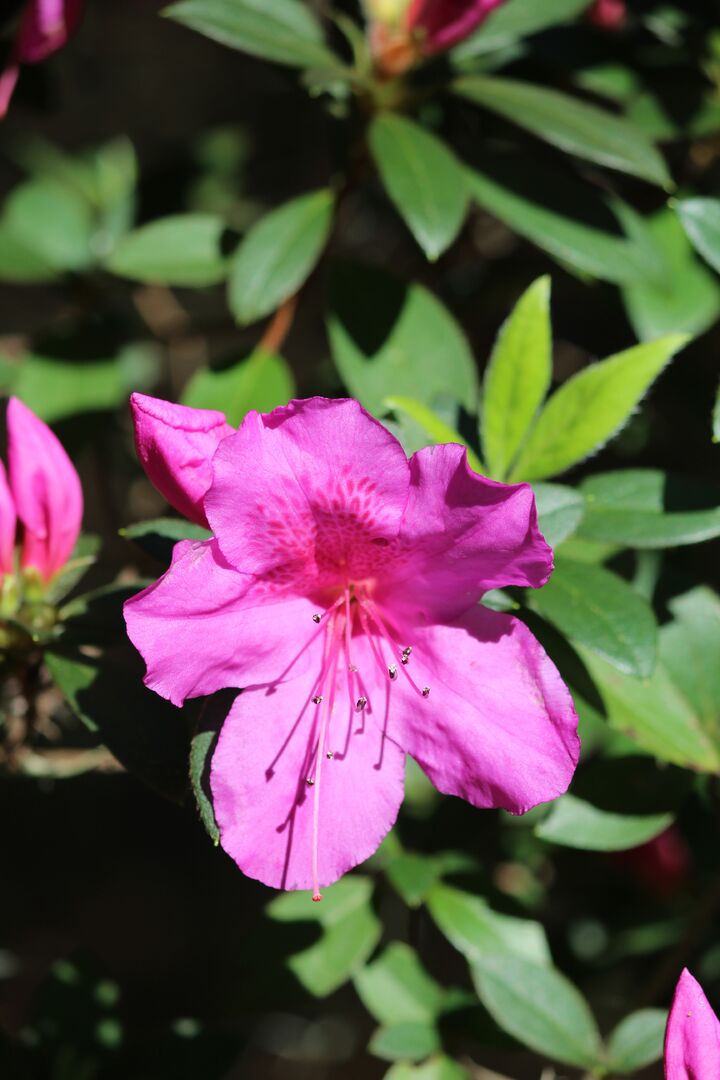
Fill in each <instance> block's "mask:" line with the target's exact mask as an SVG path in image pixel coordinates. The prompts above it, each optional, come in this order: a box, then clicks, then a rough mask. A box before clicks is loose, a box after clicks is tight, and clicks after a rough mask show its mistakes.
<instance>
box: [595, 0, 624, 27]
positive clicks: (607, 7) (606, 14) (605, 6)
mask: <svg viewBox="0 0 720 1080" xmlns="http://www.w3.org/2000/svg"><path fill="white" fill-rule="evenodd" d="M588 18H589V19H590V21H591V22H593V23H595V25H596V26H600V27H602V29H603V30H619V29H620V27H621V26H624V24H625V20H626V19H627V10H626V7H625V0H595V2H594V3H593V4H592V5H591V7H590V10H589V11H588Z"/></svg>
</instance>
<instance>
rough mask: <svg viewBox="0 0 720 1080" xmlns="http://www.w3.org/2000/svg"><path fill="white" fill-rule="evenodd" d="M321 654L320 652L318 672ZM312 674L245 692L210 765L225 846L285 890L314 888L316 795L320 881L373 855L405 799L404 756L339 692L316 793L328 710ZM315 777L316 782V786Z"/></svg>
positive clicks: (255, 874)
mask: <svg viewBox="0 0 720 1080" xmlns="http://www.w3.org/2000/svg"><path fill="white" fill-rule="evenodd" d="M320 662H321V661H320V652H319V649H317V650H316V651H315V664H314V666H313V668H312V670H313V671H315V669H318V670H319V667H320ZM314 689H315V687H314V683H313V682H312V676H311V677H310V678H308V677H307V676H306V677H305V678H304V679H296V680H294V681H293V682H288V683H284V684H283V685H282V686H279V687H277V688H276V690H275V691H274V692H273V693H268V691H266V690H250V691H246V692H245V693H242V694H241V695H240V697H239V698H238V699H237V701H236V702H235V704H234V706H233V708H232V710H231V712H230V715H229V716H228V718H227V720H226V721H225V724H224V725H223V728H222V731H221V732H220V738H219V741H218V745H217V749H216V750H215V754H214V756H213V759H212V769H211V787H212V795H213V807H214V810H215V817H216V820H217V822H218V825H219V827H220V838H221V843H222V846H223V848H224V849H225V851H227V853H228V854H229V855H230V856H231V857H232V858H233V859H234V860H235V862H236V863H237V864H238V866H239V867H240V869H241V870H242V871H243V872H244V873H245V874H247V875H248V876H249V877H252V878H257V879H258V880H259V881H262V882H264V883H265V884H266V885H270V886H273V887H274V888H280V889H310V888H312V885H313V878H312V850H313V808H314V800H315V797H316V792H319V794H318V845H317V852H318V878H319V883H320V885H321V886H325V885H330V884H332V882H334V881H337V879H338V878H339V877H341V876H342V874H344V873H345V872H346V871H347V870H350V869H352V867H353V866H357V864H358V863H360V862H363V861H364V860H365V859H367V858H369V856H370V855H372V853H373V852H374V851H375V850H376V849H377V848H378V846H379V845H380V842H381V841H382V840H383V838H384V837H385V835H386V834H387V833H388V832H389V830H390V829H391V828H392V826H393V824H394V822H395V818H396V817H397V813H398V809H399V806H400V803H401V802H402V798H403V789H404V777H405V755H404V753H403V752H402V750H400V749H399V748H398V747H397V746H396V745H394V744H393V743H390V742H388V741H385V745H384V747H383V739H382V734H381V732H380V730H379V728H378V727H377V726H376V725H375V724H373V723H371V722H370V721H369V720H368V719H367V718H366V717H362V716H359V715H358V714H357V713H355V712H351V710H350V706H349V702H348V700H347V698H346V697H345V696H340V697H339V699H338V702H337V704H336V708H335V710H334V711H333V715H332V718H331V721H330V726H329V728H328V741H327V744H326V748H329V751H330V752H331V753H333V757H332V758H331V759H328V758H327V757H325V756H323V761H322V776H321V778H320V779H321V783H320V785H319V787H316V785H317V773H316V769H315V763H314V752H315V742H316V738H317V734H316V731H317V725H318V724H319V722H320V710H321V708H322V705H321V706H317V705H314V704H313V703H312V702H311V701H310V697H311V696H312V694H313V692H314ZM308 779H314V781H315V782H314V783H313V785H312V786H309V785H308V783H307V780H308Z"/></svg>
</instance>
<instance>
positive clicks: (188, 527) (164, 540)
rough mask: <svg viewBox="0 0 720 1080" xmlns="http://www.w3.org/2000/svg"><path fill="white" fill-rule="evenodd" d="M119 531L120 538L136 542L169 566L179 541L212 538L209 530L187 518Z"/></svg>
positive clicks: (160, 520) (158, 520)
mask: <svg viewBox="0 0 720 1080" xmlns="http://www.w3.org/2000/svg"><path fill="white" fill-rule="evenodd" d="M119 531H120V536H123V537H125V539H126V540H134V541H135V543H136V544H137V545H138V547H139V548H142V550H143V551H146V552H147V553H148V555H152V556H153V558H155V559H159V560H160V562H163V563H165V564H166V565H169V563H170V559H171V558H172V552H173V548H174V547H175V545H176V544H177V542H178V541H179V540H209V539H210V537H211V536H212V533H211V532H210V530H209V529H204V528H203V526H202V525H196V524H195V523H194V522H192V521H186V520H185V518H153V519H151V520H149V521H139V522H137V524H135V525H126V526H125V528H124V529H120V530H119Z"/></svg>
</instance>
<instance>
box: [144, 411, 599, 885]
mask: <svg viewBox="0 0 720 1080" xmlns="http://www.w3.org/2000/svg"><path fill="white" fill-rule="evenodd" d="M133 412H134V417H135V422H136V425H137V426H138V429H139V430H142V435H141V437H139V442H140V443H141V445H142V446H143V447H144V451H143V455H144V456H143V460H147V461H152V462H153V469H152V470H151V472H150V475H151V477H152V478H155V479H158V480H159V483H160V484H161V485H162V487H161V489H162V490H164V491H170V490H171V489H172V491H173V494H174V501H175V504H176V505H187V504H190V505H192V506H196V505H197V498H198V493H199V492H200V491H201V490H202V489H205V491H204V496H203V498H202V511H200V510H198V511H197V513H196V516H195V520H198V518H199V517H200V514H201V512H202V513H203V514H204V515H205V516H206V517H207V520H208V521H209V524H210V527H211V529H212V531H213V533H214V536H213V538H212V539H209V540H207V541H203V542H199V543H195V542H190V541H183V542H181V543H179V544H177V545H176V546H175V550H174V553H173V561H172V565H171V567H170V569H169V570H168V571H167V573H166V574H165V575H164V576H163V577H162V578H161V579H160V580H159V581H158V582H157V583H156V584H154V585H152V586H151V587H150V588H148V589H146V590H145V591H144V592H142V593H140V594H139V595H138V596H136V597H134V598H133V599H132V600H130V601H129V602H128V603H127V604H126V608H125V614H126V621H127V627H128V633H129V635H130V638H131V639H132V641H133V642H134V644H135V645H136V647H137V648H138V649H139V651H140V652H141V653H142V655H143V657H144V658H145V661H146V663H147V675H146V679H145V681H146V684H147V685H148V686H149V687H151V688H152V689H153V690H155V691H156V692H157V693H159V694H161V695H162V696H163V697H166V698H168V699H169V700H170V701H172V702H174V704H176V705H181V704H182V703H183V702H184V700H185V699H186V698H189V697H196V696H198V695H204V694H212V693H214V692H215V691H216V690H219V689H221V688H225V687H242V688H243V691H242V693H241V694H240V695H239V696H238V697H237V699H236V701H235V704H234V705H233V707H232V709H231V711H230V713H229V715H228V717H227V719H226V721H225V723H224V726H223V728H222V731H221V733H220V736H219V741H218V745H217V748H216V750H215V754H214V757H213V760H212V767H211V788H212V794H213V802H214V808H215V816H216V819H217V822H218V825H219V828H220V835H221V840H222V845H223V847H224V848H225V850H226V851H227V852H228V853H229V854H230V855H231V856H232V857H233V859H235V861H236V862H237V864H238V866H239V867H240V868H241V869H242V870H243V871H244V872H245V873H246V874H248V875H249V876H251V877H254V878H258V879H259V880H260V881H263V882H265V883H266V884H268V885H271V886H275V887H280V888H287V889H306V888H312V891H313V898H315V899H320V888H321V886H323V885H327V884H330V883H331V882H333V881H335V880H337V878H339V877H340V876H341V875H342V874H343V873H344V872H345V871H347V870H349V869H351V867H353V866H355V865H356V864H357V863H359V862H361V861H363V860H364V859H366V858H368V856H369V855H371V854H372V853H373V851H375V849H376V848H377V847H378V845H379V843H380V842H381V840H382V838H383V837H384V836H385V834H386V833H387V832H388V830H389V829H390V828H391V826H392V825H393V822H394V821H395V818H396V815H397V812H398V808H399V806H400V803H401V801H402V798H403V781H404V771H405V754H406V753H409V754H412V756H413V757H414V758H415V759H416V760H417V761H418V762H419V763H420V765H421V766H422V768H423V769H424V770H425V772H426V773H427V774H428V776H429V777H430V779H431V780H432V781H433V783H434V784H435V786H436V787H437V788H438V789H439V790H440V791H442V792H445V793H448V794H452V795H457V796H459V797H460V798H463V799H466V800H467V801H468V802H470V803H472V804H473V805H475V806H479V807H504V808H505V809H507V810H510V811H511V812H513V813H523V812H524V811H526V810H528V809H529V808H530V807H532V806H534V805H536V804H537V803H538V802H543V801H545V800H548V799H552V798H554V797H555V796H557V795H560V794H561V793H562V792H563V791H565V789H566V788H567V785H568V783H569V781H570V778H571V777H572V774H573V771H574V769H575V765H576V763H577V758H578V750H579V744H578V739H577V731H576V728H577V718H576V716H575V712H574V709H573V705H572V701H571V698H570V695H569V693H568V691H567V689H566V687H565V686H564V684H563V682H562V680H561V679H560V676H559V675H558V673H557V671H556V669H555V667H554V666H553V664H552V663H551V662H550V660H549V659H548V657H547V656H546V655H545V653H544V652H543V650H542V648H541V647H540V645H539V644H538V642H537V641H536V640H535V638H534V637H533V636H532V634H531V633H530V631H529V630H528V629H527V628H526V627H525V626H524V624H523V623H521V622H520V621H519V620H517V619H515V618H512V617H511V616H509V615H504V614H498V613H497V612H494V611H490V610H488V609H487V608H484V607H481V606H479V604H478V600H479V599H480V597H481V596H482V594H483V593H484V592H485V591H486V590H488V589H493V588H495V587H497V586H501V585H530V586H533V587H537V586H540V585H542V584H544V582H545V581H546V580H547V578H548V576H549V575H550V572H551V570H552V552H551V551H550V548H549V547H548V546H547V544H546V543H545V541H544V539H543V537H542V535H541V534H540V532H539V530H538V527H537V516H536V511H535V502H534V498H533V494H532V491H531V489H530V487H529V486H528V485H527V484H517V485H505V484H500V483H495V482H494V481H491V480H486V479H485V478H483V477H481V476H478V475H477V474H476V473H474V472H472V471H471V470H470V469H469V467H468V465H467V459H466V454H465V450H464V449H463V448H462V447H460V446H453V445H448V446H435V447H432V448H429V449H426V450H421V451H420V452H419V453H417V454H414V455H413V457H412V458H411V459H410V460H409V461H408V459H407V457H406V455H405V453H404V451H403V449H402V447H401V446H400V444H399V443H398V441H397V440H396V439H395V438H393V436H392V435H391V434H390V433H389V432H388V431H387V430H386V429H385V428H384V427H382V425H381V424H379V423H378V422H377V421H376V420H374V419H373V418H372V417H371V416H369V415H368V413H366V412H365V411H364V409H362V408H361V406H360V405H359V404H358V403H357V402H356V401H351V400H345V401H332V400H328V399H326V398H311V399H309V400H307V401H295V402H291V403H290V405H288V406H287V407H286V408H280V409H275V411H274V412H272V413H268V414H265V415H260V414H258V413H256V412H251V413H248V415H247V417H246V418H245V421H244V422H243V424H242V426H241V427H240V429H239V430H238V431H237V432H233V433H232V434H225V433H224V432H225V429H224V427H223V426H222V425H221V422H220V420H219V418H218V414H217V413H209V412H203V411H202V410H188V409H183V408H181V407H179V406H173V405H169V404H167V403H161V402H152V401H149V400H148V399H147V398H143V397H140V396H138V395H135V396H134V398H133ZM199 433H203V434H202V437H201V436H200V435H199ZM203 439H204V441H203ZM203 452H204V455H205V456H203ZM176 460H177V463H178V467H177V469H176V470H175V471H174V472H173V464H174V462H175V461H176ZM191 460H192V461H194V468H193V466H192V465H191Z"/></svg>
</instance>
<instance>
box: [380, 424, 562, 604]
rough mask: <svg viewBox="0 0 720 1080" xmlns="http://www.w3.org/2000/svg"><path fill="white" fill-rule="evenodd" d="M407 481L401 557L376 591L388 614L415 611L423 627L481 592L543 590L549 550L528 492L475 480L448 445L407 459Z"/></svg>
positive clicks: (462, 455)
mask: <svg viewBox="0 0 720 1080" xmlns="http://www.w3.org/2000/svg"><path fill="white" fill-rule="evenodd" d="M410 474H411V488H410V497H409V498H408V502H407V508H406V510H405V515H404V517H403V522H402V526H401V529H400V541H401V543H403V544H404V546H405V547H406V549H407V551H408V553H409V554H408V556H407V558H406V560H405V563H404V565H401V566H398V567H397V568H396V570H395V571H394V574H393V575H392V579H391V581H390V584H389V585H388V586H387V587H385V588H384V590H383V603H384V605H385V606H386V607H387V608H388V609H390V608H395V609H403V608H408V607H410V608H412V607H413V606H415V607H417V608H418V610H419V611H420V612H421V613H422V617H423V618H424V619H425V620H429V621H433V620H435V619H440V620H446V619H453V618H455V617H456V616H457V615H459V614H460V613H461V612H462V611H465V610H466V609H467V608H468V607H469V606H470V605H472V604H474V603H475V602H476V601H477V600H478V599H479V597H480V596H482V594H483V593H484V592H486V591H487V590H488V589H495V588H502V587H504V586H507V585H526V586H527V585H529V586H531V587H532V588H539V587H540V586H541V585H544V584H545V582H546V581H547V579H548V578H549V576H550V573H551V571H552V568H553V562H552V550H551V548H550V547H548V545H547V543H546V542H545V539H544V537H543V535H542V533H541V532H540V530H539V529H538V524H537V510H536V508H535V497H534V495H533V492H532V489H531V488H530V486H529V485H528V484H501V483H497V482H496V481H494V480H487V479H485V477H483V476H479V475H478V474H477V473H475V472H473V471H472V469H470V467H469V466H468V464H467V456H466V453H465V450H464V449H463V448H462V447H461V446H455V445H452V444H450V445H445V446H432V447H428V448H427V449H425V450H420V451H419V453H417V454H414V455H413V457H412V458H411V459H410ZM409 583H412V585H411V587H409Z"/></svg>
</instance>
